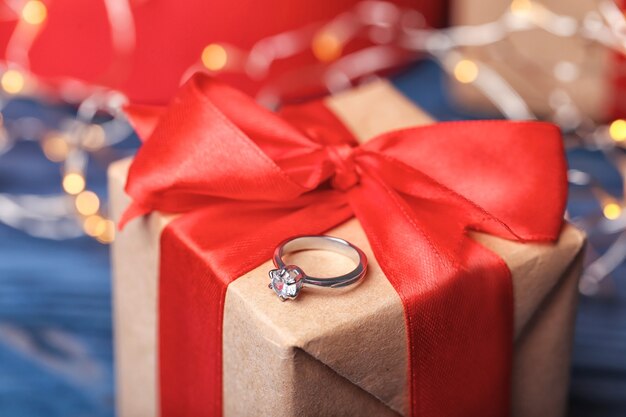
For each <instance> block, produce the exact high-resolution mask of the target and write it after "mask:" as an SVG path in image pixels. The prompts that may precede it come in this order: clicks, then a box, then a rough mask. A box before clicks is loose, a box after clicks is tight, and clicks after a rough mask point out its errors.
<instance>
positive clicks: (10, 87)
mask: <svg viewBox="0 0 626 417" xmlns="http://www.w3.org/2000/svg"><path fill="white" fill-rule="evenodd" d="M24 84H25V81H24V75H22V73H21V72H19V71H18V70H14V69H10V70H8V71H6V72H5V73H4V74H2V78H0V85H2V89H3V90H4V91H6V92H7V93H9V94H18V93H19V92H21V91H22V89H23V88H24Z"/></svg>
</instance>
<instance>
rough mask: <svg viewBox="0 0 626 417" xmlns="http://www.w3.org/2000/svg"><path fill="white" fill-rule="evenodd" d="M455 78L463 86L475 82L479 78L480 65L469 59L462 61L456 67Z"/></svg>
mask: <svg viewBox="0 0 626 417" xmlns="http://www.w3.org/2000/svg"><path fill="white" fill-rule="evenodd" d="M454 78H456V79H457V80H458V81H459V82H461V83H463V84H468V83H471V82H474V81H475V80H476V78H478V65H476V64H475V63H474V62H473V61H470V60H469V59H462V60H460V61H459V62H458V63H457V64H456V65H455V66H454Z"/></svg>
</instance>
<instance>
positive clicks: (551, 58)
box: [450, 0, 626, 125]
mask: <svg viewBox="0 0 626 417" xmlns="http://www.w3.org/2000/svg"><path fill="white" fill-rule="evenodd" d="M618 3H619V2H618ZM597 6H598V3H597V2H595V1H588V0H574V1H562V0H538V1H532V2H530V1H528V2H526V1H520V2H513V3H511V2H510V1H508V0H489V1H477V0H455V1H454V2H452V3H451V6H450V23H451V25H481V24H485V23H489V22H494V21H496V20H498V19H500V18H501V17H502V16H504V15H506V14H509V19H513V18H515V16H517V18H518V19H519V20H520V22H521V21H522V20H523V19H525V18H528V19H539V20H541V19H543V21H544V22H545V21H548V20H549V16H548V15H549V14H550V12H548V10H549V11H551V12H554V13H557V14H559V15H562V16H569V17H571V18H572V19H574V20H573V21H574V22H575V24H576V25H578V26H579V27H588V28H592V27H593V25H594V22H593V19H594V18H596V19H601V17H600V15H599V12H598V8H597ZM533 16H534V17H533ZM594 16H595V17H594ZM565 23H567V24H566V26H567V27H570V26H571V22H561V23H560V24H565ZM561 28H562V30H565V27H564V26H561ZM578 30H579V32H580V31H582V30H583V29H582V28H581V29H578ZM507 39H508V41H506V42H497V43H495V44H493V45H490V46H486V47H485V46H476V47H473V46H468V47H464V48H463V49H462V53H463V55H464V57H466V58H467V59H470V60H476V61H478V62H484V63H486V64H488V65H489V66H491V67H492V69H493V70H495V71H496V72H497V73H498V74H499V75H500V76H502V77H503V78H504V79H505V80H506V82H508V83H509V84H510V85H511V86H512V87H513V89H514V90H515V91H516V92H518V93H519V94H520V96H521V97H522V98H523V99H524V100H525V101H526V102H527V104H528V105H529V107H530V109H531V110H532V111H533V112H535V113H536V114H539V115H546V114H552V113H553V112H554V108H553V107H552V105H554V104H555V103H559V102H561V103H563V102H564V103H567V99H566V98H563V97H562V94H560V93H559V91H563V92H566V93H567V95H568V96H569V97H571V100H572V102H573V103H574V104H575V106H577V108H578V109H579V111H580V113H581V114H583V115H586V116H589V117H591V118H593V119H594V120H598V121H602V120H608V119H611V118H614V117H619V116H621V115H623V114H624V112H625V111H626V108H625V107H624V106H625V105H624V101H623V100H622V99H621V97H622V96H623V88H624V77H623V75H622V73H623V71H622V70H621V67H622V65H623V60H622V59H620V58H618V56H617V54H616V53H614V52H613V51H611V50H609V49H608V48H606V47H604V46H601V45H600V44H598V43H596V42H592V41H591V40H587V39H583V38H582V36H572V37H563V36H558V35H555V34H553V33H550V32H549V31H546V30H540V29H529V30H521V31H517V32H515V33H511V34H509V35H507ZM453 87H454V88H453V89H452V90H453V92H454V93H455V95H456V97H457V98H458V101H459V102H460V103H461V104H462V105H464V106H466V107H468V108H476V106H478V107H479V108H480V107H482V108H483V109H485V108H492V109H493V105H492V104H491V103H490V102H489V101H488V100H487V99H486V98H485V96H484V95H483V94H482V93H481V92H480V91H478V89H477V88H476V87H474V85H472V84H471V83H470V84H464V83H461V82H458V81H453ZM551 93H554V94H551ZM567 118H568V115H567V114H563V115H561V119H563V122H564V124H565V125H567Z"/></svg>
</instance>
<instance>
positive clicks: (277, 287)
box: [269, 265, 304, 301]
mask: <svg viewBox="0 0 626 417" xmlns="http://www.w3.org/2000/svg"><path fill="white" fill-rule="evenodd" d="M269 275H270V284H269V287H270V289H272V290H274V292H275V293H276V295H277V296H278V297H279V298H280V300H281V301H285V300H288V299H290V298H291V299H294V298H296V297H297V296H298V294H299V293H300V290H301V289H302V286H303V285H304V272H302V270H301V269H300V268H298V267H297V266H295V265H286V266H285V267H284V268H279V269H272V270H271V271H270V272H269Z"/></svg>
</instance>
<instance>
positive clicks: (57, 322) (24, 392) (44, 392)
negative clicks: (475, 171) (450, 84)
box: [0, 63, 626, 417]
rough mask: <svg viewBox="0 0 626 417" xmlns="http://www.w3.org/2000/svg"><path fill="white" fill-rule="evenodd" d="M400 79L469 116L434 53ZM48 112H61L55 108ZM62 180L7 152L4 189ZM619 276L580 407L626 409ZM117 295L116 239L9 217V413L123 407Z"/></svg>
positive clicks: (1, 326)
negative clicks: (49, 234)
mask: <svg viewBox="0 0 626 417" xmlns="http://www.w3.org/2000/svg"><path fill="white" fill-rule="evenodd" d="M394 83H395V85H396V86H397V87H398V88H400V89H401V90H402V91H403V92H404V93H405V94H406V95H407V96H408V97H409V98H411V99H412V100H414V101H415V102H417V103H419V104H420V105H421V106H422V107H423V108H425V109H426V110H427V111H429V112H431V113H432V114H433V115H434V116H436V117H437V118H439V119H442V120H445V119H456V118H463V117H464V116H465V115H463V113H461V112H459V111H457V110H455V109H454V108H452V107H451V105H450V103H449V100H448V99H447V94H446V90H445V86H444V85H443V78H442V74H441V72H440V70H439V69H438V68H437V67H436V66H435V65H433V64H432V63H422V64H418V65H416V66H415V67H413V68H411V69H410V70H409V71H407V72H405V73H403V74H400V75H398V76H396V77H394ZM30 110H31V109H30V108H29V107H28V106H26V107H19V106H18V107H17V108H16V109H13V110H12V111H13V112H15V113H16V114H20V112H22V111H30ZM55 111H56V110H55ZM38 112H39V115H40V116H42V117H45V118H50V117H52V118H54V117H55V116H54V114H53V113H54V111H52V110H49V111H48V110H46V109H43V110H38ZM50 112H52V113H50ZM134 144H136V141H131V142H130V146H131V147H132V146H134ZM122 152H124V151H123V150H122ZM569 157H570V163H571V164H572V166H584V167H586V168H588V169H589V170H591V171H593V172H594V174H595V175H596V176H598V177H599V178H601V180H602V181H603V182H604V183H605V184H606V185H607V186H608V187H610V188H611V189H612V190H614V192H615V193H620V192H621V191H620V190H621V189H622V184H621V183H620V180H619V177H618V176H617V175H615V173H614V172H611V170H608V169H606V165H605V164H604V163H603V157H602V156H601V155H599V154H595V153H592V152H582V151H581V152H572V153H571V154H570V155H569ZM104 172H105V167H104V166H99V165H97V164H92V166H91V168H90V171H89V173H88V180H89V184H90V185H91V186H92V187H94V188H95V189H96V190H98V191H100V192H104V191H105V175H104ZM59 184H60V179H59V167H58V166H57V165H55V164H53V163H51V162H48V161H47V160H46V159H45V158H44V157H43V156H42V155H41V151H40V150H39V148H38V146H37V145H36V144H34V143H21V144H20V145H19V146H18V147H16V148H15V149H14V150H12V151H11V152H10V153H8V154H6V155H3V156H0V192H11V193H27V192H28V193H42V194H50V193H56V192H59V191H60V185H59ZM593 204H594V203H593V200H592V199H591V197H590V196H589V195H588V194H585V193H584V192H580V191H579V190H572V197H571V203H570V212H577V211H585V210H588V209H589V208H590V207H593ZM609 242H610V238H607V239H606V242H604V243H606V244H608V243H609ZM600 244H603V241H602V240H601V239H600ZM614 276H615V277H616V279H615V280H613V281H612V282H613V291H612V292H611V293H610V294H608V295H606V296H603V297H600V298H582V299H581V303H580V309H579V314H578V317H577V324H576V337H575V344H574V358H573V367H572V369H573V379H572V384H571V413H570V414H571V416H572V417H582V416H585V417H587V416H606V417H613V416H615V417H617V416H626V268H625V267H622V268H621V269H620V270H619V271H618V272H617V273H616V274H615V275H614ZM110 296H111V291H110V268H109V253H108V248H107V247H106V246H103V245H100V244H99V243H96V242H94V241H93V240H91V239H88V238H77V239H71V240H67V241H62V242H55V241H47V240H41V239H35V238H31V237H28V236H26V235H24V234H23V233H21V232H18V231H15V230H12V229H10V228H8V227H5V226H3V225H0V416H2V417H35V416H46V417H71V416H85V417H86V416H97V417H110V416H113V415H114V388H113V387H114V379H113V354H112V326H111V302H110Z"/></svg>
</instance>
